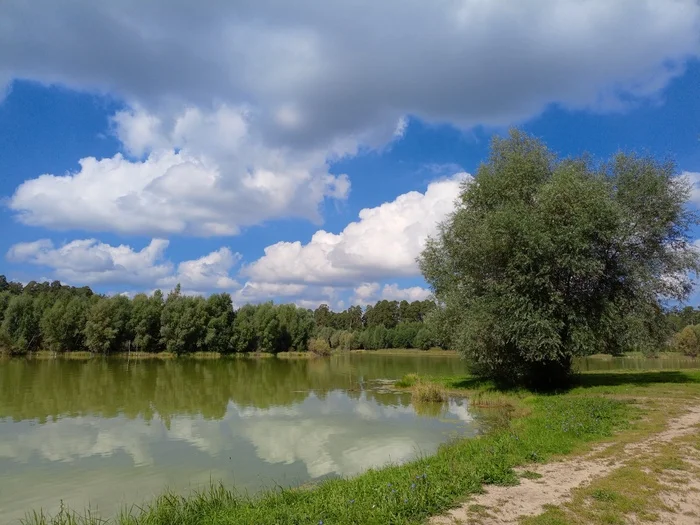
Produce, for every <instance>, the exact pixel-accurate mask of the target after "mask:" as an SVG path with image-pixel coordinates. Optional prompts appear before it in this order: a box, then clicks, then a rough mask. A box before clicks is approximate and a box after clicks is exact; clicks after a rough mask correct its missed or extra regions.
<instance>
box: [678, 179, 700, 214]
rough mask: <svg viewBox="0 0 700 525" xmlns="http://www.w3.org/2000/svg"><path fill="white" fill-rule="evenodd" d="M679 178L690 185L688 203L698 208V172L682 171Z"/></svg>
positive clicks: (699, 199) (699, 180) (699, 203)
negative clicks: (682, 178)
mask: <svg viewBox="0 0 700 525" xmlns="http://www.w3.org/2000/svg"><path fill="white" fill-rule="evenodd" d="M681 177H684V178H685V179H686V180H687V181H688V184H690V202H692V203H693V204H695V205H696V206H700V172H692V171H684V172H683V173H681Z"/></svg>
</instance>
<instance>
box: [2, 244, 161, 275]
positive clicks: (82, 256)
mask: <svg viewBox="0 0 700 525" xmlns="http://www.w3.org/2000/svg"><path fill="white" fill-rule="evenodd" d="M167 247H168V241H166V240H164V239H153V240H152V241H151V242H150V243H149V244H148V246H146V247H145V248H143V249H141V250H139V251H136V250H134V249H133V248H131V247H130V246H126V245H119V246H110V245H109V244H105V243H102V242H99V241H97V240H96V239H82V240H75V241H71V242H69V243H66V244H64V245H62V246H60V247H58V248H56V247H54V244H53V242H51V241H50V240H48V239H41V240H39V241H35V242H22V243H18V244H15V245H13V246H12V247H11V248H10V249H9V251H8V252H7V258H8V260H10V261H12V262H18V263H29V264H36V265H40V266H46V267H48V268H51V269H52V270H53V271H54V273H55V276H56V277H57V278H58V279H60V280H62V281H65V282H69V283H78V284H81V285H82V284H88V285H91V284H103V283H105V284H107V283H108V284H131V285H149V284H153V283H154V282H156V281H158V280H160V279H162V278H164V277H166V276H168V275H170V274H171V273H172V271H173V267H172V264H171V263H169V262H166V261H164V260H163V255H164V252H165V249H166V248H167Z"/></svg>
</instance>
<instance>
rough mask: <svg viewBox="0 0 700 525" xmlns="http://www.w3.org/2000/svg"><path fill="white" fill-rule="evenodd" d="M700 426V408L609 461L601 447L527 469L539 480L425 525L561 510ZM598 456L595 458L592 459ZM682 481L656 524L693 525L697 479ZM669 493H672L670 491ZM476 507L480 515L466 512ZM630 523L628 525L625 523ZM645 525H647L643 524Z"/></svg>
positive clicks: (511, 520) (504, 520)
mask: <svg viewBox="0 0 700 525" xmlns="http://www.w3.org/2000/svg"><path fill="white" fill-rule="evenodd" d="M698 425H700V405H697V406H693V407H692V408H691V409H690V410H689V411H688V412H686V413H685V414H683V415H682V416H681V417H679V418H677V419H673V420H671V421H670V422H669V425H668V427H667V428H666V430H664V431H663V432H660V433H658V434H655V435H653V436H651V437H649V438H647V439H645V440H643V441H640V442H637V443H632V444H630V445H627V446H626V447H625V449H624V452H623V453H622V454H619V455H617V456H616V457H614V458H600V457H599V456H600V452H601V451H602V450H604V449H605V448H607V447H608V446H609V445H601V446H599V447H597V448H596V449H595V450H593V451H592V452H590V453H589V454H587V455H585V456H582V457H577V458H572V459H567V460H564V461H558V462H555V463H548V464H545V465H533V466H528V468H527V470H529V471H531V472H536V473H538V474H541V475H542V477H541V478H539V479H525V478H522V479H521V480H520V484H519V485H516V486H512V487H498V486H489V487H487V488H486V492H485V493H484V494H480V495H477V496H474V497H473V498H471V499H470V500H469V501H467V502H466V503H465V504H464V505H462V506H461V507H458V508H456V509H453V510H452V511H450V512H449V513H448V514H446V515H444V516H436V517H433V518H432V519H431V520H430V522H429V523H430V525H458V524H459V525H467V524H480V525H496V524H498V525H502V524H516V523H518V522H519V521H520V519H521V518H523V517H526V516H536V515H538V514H541V513H542V512H544V510H545V509H544V506H545V505H561V504H562V503H565V502H567V501H569V500H570V499H571V491H572V490H573V489H575V488H577V487H582V486H585V485H587V484H588V483H590V482H591V481H592V480H593V479H596V478H599V477H602V476H605V475H607V474H609V473H611V472H612V471H613V470H615V469H618V468H620V467H622V466H623V465H625V463H626V462H627V461H629V460H630V459H631V458H633V457H635V456H636V455H639V454H640V453H652V451H653V448H654V446H655V445H658V444H661V443H669V442H671V441H674V440H676V439H678V438H681V437H683V436H687V435H688V434H691V433H694V432H698V431H699V429H698V427H697V426H698ZM691 454H692V453H690V452H689V453H688V456H687V457H686V456H684V458H683V459H684V461H687V462H689V463H691V464H693V465H696V466H698V467H700V460H698V457H697V454H695V455H694V456H693V455H691ZM596 456H598V457H596ZM688 476H689V477H688V479H685V480H684V481H683V484H682V487H683V490H677V491H676V490H669V491H668V492H664V493H663V494H662V495H661V498H662V500H663V501H664V503H665V504H666V505H668V506H669V507H670V508H672V509H673V512H671V511H669V512H661V513H660V514H659V520H658V521H657V522H656V523H660V524H666V523H668V524H674V525H698V524H700V518H699V517H698V516H697V515H692V516H691V515H689V514H691V513H692V514H694V513H696V512H698V511H699V510H700V479H698V478H697V476H694V475H693V474H688ZM670 488H671V489H672V487H670ZM476 506H478V508H479V509H481V510H480V511H474V510H470V508H471V509H475V508H477V507H476ZM630 523H634V519H633V518H631V520H630ZM645 523H649V522H648V521H646V522H645Z"/></svg>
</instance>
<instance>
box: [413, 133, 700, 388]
mask: <svg viewBox="0 0 700 525" xmlns="http://www.w3.org/2000/svg"><path fill="white" fill-rule="evenodd" d="M675 175H676V173H675V168H674V166H673V165H671V164H667V163H659V162H657V161H655V160H653V159H650V158H640V157H636V156H633V155H626V154H619V155H617V156H615V157H614V158H613V159H612V161H611V162H609V163H608V164H606V165H604V166H602V167H600V168H598V167H594V166H592V165H591V163H590V162H589V161H587V160H586V159H567V160H559V159H557V158H556V157H555V155H553V154H552V153H551V152H550V151H548V150H547V148H546V147H545V146H544V145H543V144H542V143H540V142H539V141H537V140H535V139H534V138H532V137H529V136H527V135H525V134H523V133H520V132H517V131H514V132H511V135H510V137H509V138H505V139H500V138H497V139H495V140H494V142H493V144H492V150H491V155H490V158H489V160H488V162H486V163H485V164H484V165H482V166H481V167H480V168H479V170H478V172H477V174H476V177H475V179H474V181H473V182H471V183H469V182H466V183H464V185H463V187H462V192H461V195H460V199H459V206H458V208H457V209H456V211H455V212H454V213H453V214H451V215H450V216H449V217H448V219H447V220H446V221H445V222H444V223H442V224H441V226H440V229H439V233H438V235H437V236H436V237H434V238H432V239H430V240H429V241H428V243H427V246H426V249H425V251H424V252H423V253H422V255H421V257H420V266H421V269H422V271H423V274H424V276H425V277H426V279H427V281H428V283H429V284H430V285H431V287H432V289H433V291H434V294H435V296H436V297H437V299H438V301H439V303H440V304H441V305H442V308H443V309H444V310H445V314H444V317H443V319H447V320H448V322H445V323H443V326H444V327H446V329H447V330H448V331H449V332H450V338H451V340H452V341H453V343H454V346H455V347H456V348H457V349H459V350H460V351H461V352H462V353H463V354H464V355H465V356H467V357H468V358H469V360H470V361H471V362H472V363H473V365H474V369H475V371H476V372H477V373H480V374H482V375H484V376H487V377H493V378H495V379H498V380H502V381H509V382H512V381H515V382H525V383H530V384H533V385H535V386H539V387H546V386H554V385H556V384H560V383H561V382H562V381H565V380H566V378H567V377H568V374H569V372H570V370H571V363H572V358H573V357H574V356H577V355H585V354H589V353H595V352H609V353H615V352H619V351H620V349H636V348H642V347H648V346H655V345H659V344H661V342H662V340H663V339H664V337H665V334H663V333H660V332H659V331H658V325H657V324H656V323H655V322H654V321H653V319H654V316H658V315H659V312H660V304H661V301H662V300H664V299H666V298H674V299H683V298H685V297H687V295H688V293H689V291H690V289H691V282H690V279H689V277H688V273H687V272H689V271H693V270H697V269H698V256H697V252H696V251H695V250H694V249H693V246H692V243H691V240H690V238H689V228H690V226H691V225H692V224H694V223H695V222H696V217H695V215H694V214H693V213H692V212H690V211H688V209H687V207H686V203H687V200H688V196H689V187H688V184H687V182H686V181H685V180H684V179H682V178H679V177H676V176H675Z"/></svg>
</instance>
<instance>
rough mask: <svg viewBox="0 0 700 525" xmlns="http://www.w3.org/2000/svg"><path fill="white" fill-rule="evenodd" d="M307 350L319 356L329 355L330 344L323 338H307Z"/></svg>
mask: <svg viewBox="0 0 700 525" xmlns="http://www.w3.org/2000/svg"><path fill="white" fill-rule="evenodd" d="M309 352H312V353H314V354H316V355H321V356H325V355H331V346H330V345H329V344H328V341H326V340H325V339H319V338H314V339H309Z"/></svg>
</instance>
